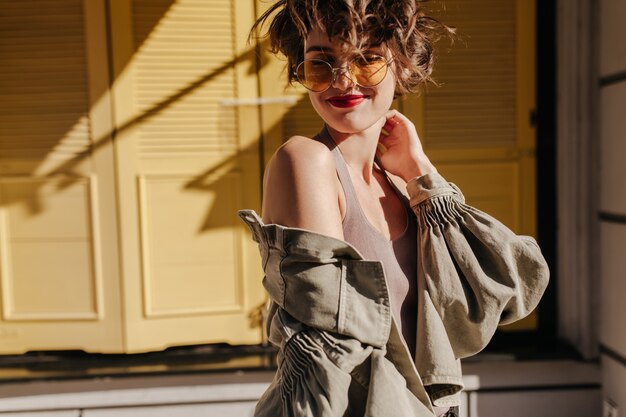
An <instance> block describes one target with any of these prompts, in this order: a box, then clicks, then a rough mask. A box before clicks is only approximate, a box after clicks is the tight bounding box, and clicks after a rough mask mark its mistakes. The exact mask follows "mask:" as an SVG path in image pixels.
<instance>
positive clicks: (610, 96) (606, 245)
mask: <svg viewBox="0 0 626 417" xmlns="http://www.w3.org/2000/svg"><path fill="white" fill-rule="evenodd" d="M600 7H601V11H600V27H599V29H600V30H599V36H600V70H599V78H600V79H599V83H600V106H601V107H600V116H599V122H600V132H601V133H600V141H601V143H600V147H601V151H600V170H601V172H600V180H601V181H600V182H601V184H600V187H601V198H600V213H599V215H600V219H601V226H600V236H601V253H602V255H601V268H602V271H601V296H600V311H601V313H600V314H601V317H600V323H601V325H600V343H601V352H602V374H603V397H604V401H605V412H604V416H605V417H614V416H617V415H622V416H623V415H626V30H625V29H624V21H626V1H624V0H602V1H601V2H600ZM609 404H612V405H609ZM611 407H615V408H617V411H616V410H611ZM618 413H619V414H618Z"/></svg>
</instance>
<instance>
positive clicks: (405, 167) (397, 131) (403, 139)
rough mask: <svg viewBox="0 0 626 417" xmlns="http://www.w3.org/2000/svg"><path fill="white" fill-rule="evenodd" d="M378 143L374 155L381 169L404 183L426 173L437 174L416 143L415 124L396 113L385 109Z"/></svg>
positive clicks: (419, 145)
mask: <svg viewBox="0 0 626 417" xmlns="http://www.w3.org/2000/svg"><path fill="white" fill-rule="evenodd" d="M383 117H384V118H385V119H386V121H385V123H384V126H383V129H382V131H381V134H380V139H379V141H378V150H377V152H376V155H377V156H378V160H379V161H380V163H381V164H382V165H383V168H384V169H385V170H386V171H388V172H390V173H391V174H394V175H397V176H399V177H400V178H402V179H403V180H404V181H406V182H408V181H409V180H410V179H411V178H415V177H420V176H422V175H426V174H428V173H430V172H437V169H436V168H435V166H434V165H433V164H432V163H431V162H430V160H429V159H428V157H427V156H426V154H425V153H424V149H423V148H422V142H421V141H420V138H419V136H418V135H417V131H416V130H415V125H414V124H413V122H411V121H410V120H409V119H408V118H407V117H406V116H405V115H403V114H402V113H400V112H399V111H397V110H389V111H388V112H387V113H386V114H385V116H383Z"/></svg>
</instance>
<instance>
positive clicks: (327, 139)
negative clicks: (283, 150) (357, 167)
mask: <svg viewBox="0 0 626 417" xmlns="http://www.w3.org/2000/svg"><path fill="white" fill-rule="evenodd" d="M316 138H317V139H318V140H319V141H320V142H322V143H323V144H324V145H326V146H328V149H330V151H331V152H332V154H333V157H334V158H335V167H336V169H337V177H338V178H339V182H340V183H341V186H342V188H343V192H344V194H345V195H346V200H349V201H348V203H347V206H348V207H350V206H352V204H353V202H356V203H357V204H359V203H358V201H359V200H358V198H357V196H356V191H355V189H354V185H353V184H352V179H351V178H350V173H349V172H348V165H347V164H346V161H345V160H344V159H343V155H341V151H340V150H339V147H338V146H337V144H336V143H335V141H334V140H333V138H332V137H331V136H330V133H328V129H327V128H326V126H324V128H323V129H322V131H321V132H320V133H318V134H317V135H316Z"/></svg>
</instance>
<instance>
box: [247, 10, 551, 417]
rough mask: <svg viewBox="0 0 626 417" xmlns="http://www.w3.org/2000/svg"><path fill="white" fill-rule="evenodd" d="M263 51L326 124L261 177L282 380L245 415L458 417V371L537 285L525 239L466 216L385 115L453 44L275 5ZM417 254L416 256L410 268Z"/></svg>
mask: <svg viewBox="0 0 626 417" xmlns="http://www.w3.org/2000/svg"><path fill="white" fill-rule="evenodd" d="M267 21H270V26H269V30H268V35H269V38H270V43H271V46H272V50H273V51H274V52H280V53H282V54H284V55H285V56H286V57H287V60H288V63H287V66H288V70H289V76H290V80H291V81H297V82H299V83H301V84H302V85H303V86H304V87H306V88H307V89H308V90H309V98H310V100H311V103H312V105H313V107H314V109H315V110H316V112H317V113H318V114H319V115H320V117H321V118H322V120H323V121H324V126H323V128H322V130H321V132H320V133H319V134H318V135H316V136H315V137H314V138H308V137H304V136H295V137H292V138H290V139H289V140H288V141H287V142H286V143H285V144H284V145H283V146H282V147H280V149H278V151H277V152H276V154H275V155H274V157H273V158H272V159H271V161H270V162H269V164H268V167H267V170H266V174H265V183H264V199H263V219H262V220H261V219H260V218H258V217H257V216H256V214H255V213H253V212H251V211H243V212H241V216H242V218H243V219H244V221H246V223H247V224H248V225H249V226H250V228H251V230H252V232H253V235H254V238H255V240H256V241H257V242H259V246H260V249H261V255H262V258H263V265H264V270H265V274H266V277H265V280H264V285H265V288H266V289H267V290H268V292H269V294H270V297H271V299H272V302H273V303H272V309H271V312H270V320H269V322H268V326H269V335H270V340H271V341H272V342H273V343H275V344H276V345H277V346H279V347H280V349H281V351H280V355H279V369H278V372H277V374H276V378H275V380H274V382H273V383H272V385H271V387H270V389H268V391H267V392H266V393H265V394H264V396H263V398H262V399H261V401H260V402H259V404H258V406H257V415H259V416H260V415H290V416H291V415H293V416H326V415H328V416H363V415H367V416H377V415H381V416H383V415H384V416H391V415H393V416H394V417H396V416H404V415H406V416H415V415H420V416H421V415H424V416H426V415H433V413H434V414H435V415H444V414H445V415H455V413H456V411H457V409H458V407H457V406H458V392H459V391H460V389H462V381H461V374H460V365H459V358H461V357H465V356H469V355H471V354H474V353H476V352H478V351H479V350H481V349H482V348H483V347H484V346H485V345H486V343H487V342H488V340H489V338H490V337H491V336H492V335H493V332H494V331H495V328H496V327H497V325H498V324H499V323H502V322H511V321H514V320H516V319H519V318H521V317H523V316H525V315H526V314H528V313H529V312H530V311H531V310H532V309H533V308H534V307H535V306H536V304H537V302H538V301H539V298H540V296H541V294H542V292H543V290H544V288H545V285H546V283H547V276H548V273H547V269H546V266H545V262H544V261H543V258H542V256H541V253H540V251H539V249H538V247H537V245H536V243H535V242H534V241H533V240H532V238H528V237H523V236H516V235H514V234H513V233H512V232H511V231H510V230H508V229H507V228H506V227H504V226H503V225H502V224H500V223H499V222H497V221H496V220H494V219H493V218H491V217H489V216H487V215H485V214H484V213H482V212H480V211H478V210H476V209H473V208H472V207H469V206H467V205H465V204H464V201H463V197H462V194H461V193H460V191H459V190H458V189H457V188H456V187H455V186H453V185H452V184H449V183H447V182H446V181H445V180H443V178H442V177H441V176H440V175H439V174H438V173H437V169H436V168H435V166H434V165H433V164H432V163H431V162H430V160H429V159H428V157H427V156H426V155H425V153H424V152H423V149H422V146H421V143H420V139H419V137H418V135H417V133H416V130H415V127H414V125H413V123H411V121H410V120H408V119H407V118H406V117H405V116H404V115H402V114H401V113H399V112H397V111H394V110H390V106H391V103H392V101H393V99H394V97H395V95H396V94H398V93H404V92H407V91H412V90H414V89H415V87H417V86H418V85H420V84H421V83H424V82H426V81H428V80H429V74H430V73H431V70H432V63H433V57H432V45H431V43H432V42H433V38H434V37H435V36H436V35H437V33H441V32H442V31H444V32H445V31H449V29H447V28H446V27H445V26H443V25H440V24H438V23H437V22H436V21H434V20H432V19H430V18H428V17H426V16H425V15H424V13H423V11H422V9H421V6H420V4H419V3H418V2H417V1H415V0H409V1H395V0H394V1H390V0H387V1H384V0H371V1H351V0H330V1H325V2H318V1H317V0H281V1H279V2H278V3H276V4H275V5H274V6H273V7H272V8H270V10H269V11H268V12H267V13H265V14H264V15H263V16H262V17H261V18H260V19H259V21H258V22H257V23H256V24H255V27H254V28H253V30H256V29H258V27H259V26H261V25H263V24H265V23H267ZM416 254H417V256H416Z"/></svg>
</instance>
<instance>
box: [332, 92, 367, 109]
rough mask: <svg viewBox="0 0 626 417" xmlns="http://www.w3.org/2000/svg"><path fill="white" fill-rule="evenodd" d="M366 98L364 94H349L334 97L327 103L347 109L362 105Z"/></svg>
mask: <svg viewBox="0 0 626 417" xmlns="http://www.w3.org/2000/svg"><path fill="white" fill-rule="evenodd" d="M366 98H367V96H365V95H363V94H349V95H345V96H333V97H331V98H329V99H328V100H327V101H328V102H329V103H330V104H332V105H333V106H335V107H339V108H342V109H345V108H349V107H354V106H356V105H358V104H360V103H361V102H362V101H363V100H365V99H366Z"/></svg>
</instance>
